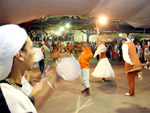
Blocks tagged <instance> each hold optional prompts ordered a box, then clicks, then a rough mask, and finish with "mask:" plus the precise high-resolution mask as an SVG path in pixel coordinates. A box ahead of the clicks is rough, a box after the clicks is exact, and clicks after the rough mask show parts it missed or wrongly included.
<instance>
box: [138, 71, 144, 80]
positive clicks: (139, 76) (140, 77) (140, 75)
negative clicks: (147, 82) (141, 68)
mask: <svg viewBox="0 0 150 113" xmlns="http://www.w3.org/2000/svg"><path fill="white" fill-rule="evenodd" d="M138 78H139V79H140V80H142V79H143V77H142V72H138Z"/></svg>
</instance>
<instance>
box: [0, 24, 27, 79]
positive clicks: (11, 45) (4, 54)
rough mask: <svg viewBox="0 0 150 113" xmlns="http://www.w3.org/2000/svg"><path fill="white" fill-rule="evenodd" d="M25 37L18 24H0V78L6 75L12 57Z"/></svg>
mask: <svg viewBox="0 0 150 113" xmlns="http://www.w3.org/2000/svg"><path fill="white" fill-rule="evenodd" d="M26 39H27V33H26V31H25V30H24V29H23V28H21V27H19V26H18V25H13V24H8V25H3V26H0V80H3V79H5V78H6V77H8V75H9V73H10V72H11V68H12V64H13V57H14V56H15V55H16V54H17V53H18V52H19V50H20V49H21V48H22V46H23V45H24V43H25V41H26Z"/></svg>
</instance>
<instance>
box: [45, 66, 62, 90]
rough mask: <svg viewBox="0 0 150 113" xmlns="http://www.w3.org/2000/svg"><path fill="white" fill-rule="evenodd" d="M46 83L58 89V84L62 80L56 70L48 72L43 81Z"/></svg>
mask: <svg viewBox="0 0 150 113" xmlns="http://www.w3.org/2000/svg"><path fill="white" fill-rule="evenodd" d="M42 81H44V84H45V83H46V84H48V85H49V86H50V87H52V88H56V87H57V84H58V83H59V82H61V81H63V80H62V78H61V77H60V76H59V75H58V73H57V71H56V69H55V68H53V69H50V71H48V72H47V74H46V76H45V77H44V78H43V79H42Z"/></svg>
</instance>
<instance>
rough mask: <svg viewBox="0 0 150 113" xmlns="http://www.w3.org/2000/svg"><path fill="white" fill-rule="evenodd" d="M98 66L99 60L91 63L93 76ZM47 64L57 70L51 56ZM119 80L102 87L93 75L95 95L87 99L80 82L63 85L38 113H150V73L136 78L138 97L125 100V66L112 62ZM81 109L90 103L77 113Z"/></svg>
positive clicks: (91, 88)
mask: <svg viewBox="0 0 150 113" xmlns="http://www.w3.org/2000/svg"><path fill="white" fill-rule="evenodd" d="M96 63H97V60H96V59H93V58H92V59H91V60H90V66H91V68H90V72H93V69H94V68H95V66H96ZM46 64H47V65H51V67H53V66H55V62H54V61H53V60H51V59H49V57H48V56H47V59H46ZM111 64H112V67H113V69H114V72H115V75H116V77H115V78H108V80H110V81H108V82H106V83H100V80H101V79H100V78H94V77H92V76H91V74H90V85H91V87H90V91H91V95H90V96H88V97H85V96H84V95H81V94H80V91H81V90H83V89H84V87H83V86H82V85H81V82H80V78H78V79H77V80H74V81H71V82H67V81H66V82H63V83H62V84H61V86H58V88H57V89H56V91H55V92H54V94H53V95H52V96H51V97H50V98H49V100H48V101H47V103H46V104H45V105H44V106H43V107H42V108H41V109H40V110H39V111H38V113H150V101H149V95H150V70H149V71H148V70H142V71H143V80H139V79H138V78H136V85H135V87H136V88H135V96H132V97H130V96H125V95H124V93H126V92H127V91H128V84H127V79H126V75H125V70H124V63H123V62H111ZM38 74H39V70H38V69H34V71H33V74H32V75H33V76H32V79H33V78H38V76H36V75H38ZM79 102H80V103H81V105H83V104H85V103H86V102H88V103H89V104H91V105H89V106H88V107H84V108H83V109H81V110H80V111H79V112H75V111H76V106H77V103H78V104H79Z"/></svg>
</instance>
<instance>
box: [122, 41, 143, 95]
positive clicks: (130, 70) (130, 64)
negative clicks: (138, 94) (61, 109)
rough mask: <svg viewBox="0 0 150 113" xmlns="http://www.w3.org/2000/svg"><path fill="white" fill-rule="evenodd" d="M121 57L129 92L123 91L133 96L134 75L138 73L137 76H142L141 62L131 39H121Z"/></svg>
mask: <svg viewBox="0 0 150 113" xmlns="http://www.w3.org/2000/svg"><path fill="white" fill-rule="evenodd" d="M121 43H122V51H123V59H124V61H125V71H126V74H127V80H128V85H129V92H128V93H125V95H127V96H133V95H134V94H135V91H134V87H135V86H134V85H135V76H137V75H138V77H139V78H141V77H142V75H141V74H142V72H140V70H141V63H140V60H139V57H138V54H137V53H136V46H135V45H134V43H133V42H132V41H127V39H125V38H123V39H122V40H121Z"/></svg>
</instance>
